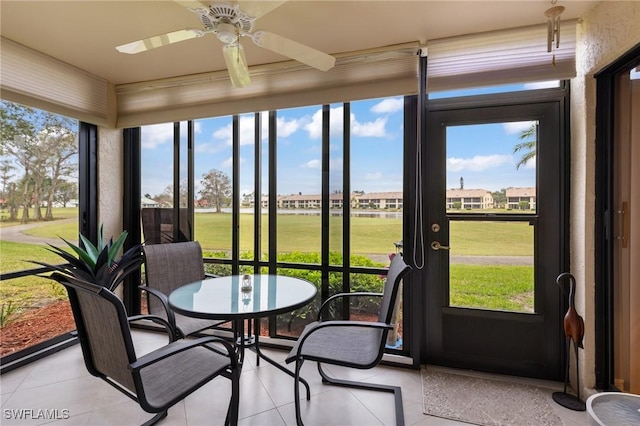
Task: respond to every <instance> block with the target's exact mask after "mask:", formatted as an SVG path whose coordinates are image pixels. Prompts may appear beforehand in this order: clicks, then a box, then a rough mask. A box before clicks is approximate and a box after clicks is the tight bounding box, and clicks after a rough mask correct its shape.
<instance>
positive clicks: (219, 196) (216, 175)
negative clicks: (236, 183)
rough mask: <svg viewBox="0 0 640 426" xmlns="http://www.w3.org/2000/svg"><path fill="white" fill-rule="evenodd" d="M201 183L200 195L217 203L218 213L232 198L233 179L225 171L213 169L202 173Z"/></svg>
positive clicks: (212, 203) (210, 201) (213, 203)
mask: <svg viewBox="0 0 640 426" xmlns="http://www.w3.org/2000/svg"><path fill="white" fill-rule="evenodd" d="M201 184H202V186H203V188H202V189H201V190H200V192H199V194H200V196H201V197H202V198H204V199H205V200H207V201H209V203H210V204H211V205H215V206H216V213H220V212H221V211H222V206H223V205H225V204H227V203H228V202H229V200H230V199H231V179H229V176H227V175H226V174H225V173H224V172H221V171H220V170H215V169H213V170H211V171H209V173H206V174H204V175H202V182H201Z"/></svg>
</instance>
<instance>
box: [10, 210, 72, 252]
mask: <svg viewBox="0 0 640 426" xmlns="http://www.w3.org/2000/svg"><path fill="white" fill-rule="evenodd" d="M77 221H78V218H75V217H72V218H70V219H60V220H57V221H55V223H56V224H60V225H62V224H65V223H70V222H77ZM43 225H51V222H35V223H27V224H25V225H14V226H6V227H3V228H0V240H3V241H14V242H17V243H27V244H43V245H44V244H47V243H49V244H53V245H56V246H57V245H60V243H62V244H64V242H63V241H62V240H61V239H60V238H44V237H34V236H32V235H27V234H25V233H24V231H26V230H27V229H32V228H37V227H38V226H43Z"/></svg>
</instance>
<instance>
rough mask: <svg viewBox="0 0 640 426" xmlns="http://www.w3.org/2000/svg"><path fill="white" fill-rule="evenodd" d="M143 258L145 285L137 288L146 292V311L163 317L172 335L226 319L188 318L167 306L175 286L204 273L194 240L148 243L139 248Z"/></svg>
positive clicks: (199, 252)
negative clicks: (169, 325) (171, 330)
mask: <svg viewBox="0 0 640 426" xmlns="http://www.w3.org/2000/svg"><path fill="white" fill-rule="evenodd" d="M142 250H143V252H144V258H145V277H146V285H144V286H140V289H142V290H145V291H146V293H147V306H148V310H149V314H152V315H157V316H159V317H161V318H164V319H166V320H167V321H168V322H169V324H171V326H172V327H173V329H174V331H175V334H176V337H178V338H181V337H185V336H188V335H191V334H194V333H197V332H200V331H202V330H205V329H207V328H214V327H217V326H219V325H221V324H223V323H225V322H226V321H215V320H206V319H200V318H191V317H187V316H184V315H180V314H178V313H175V312H173V311H172V310H171V309H170V308H169V300H168V297H169V294H170V293H171V292H172V291H173V290H175V289H176V288H178V287H180V286H182V285H184V284H187V283H190V282H194V281H198V280H202V279H204V278H206V277H213V276H214V275H207V274H205V272H204V263H203V261H202V248H201V247H200V243H198V242H197V241H187V242H180V243H170V244H151V245H145V246H143V248H142Z"/></svg>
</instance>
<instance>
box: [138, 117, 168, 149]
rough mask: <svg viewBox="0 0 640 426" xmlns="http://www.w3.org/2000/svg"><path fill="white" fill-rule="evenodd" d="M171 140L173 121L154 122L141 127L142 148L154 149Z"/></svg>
mask: <svg viewBox="0 0 640 426" xmlns="http://www.w3.org/2000/svg"><path fill="white" fill-rule="evenodd" d="M171 141H173V123H163V124H154V125H152V126H144V127H143V128H142V148H144V149H154V148H155V147H157V146H158V145H162V144H164V143H167V142H171Z"/></svg>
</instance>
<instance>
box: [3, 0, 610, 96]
mask: <svg viewBox="0 0 640 426" xmlns="http://www.w3.org/2000/svg"><path fill="white" fill-rule="evenodd" d="M203 2H204V3H206V1H203ZM597 3H598V2H597V1H575V0H573V1H567V0H558V1H557V3H556V4H558V5H563V6H565V7H566V10H565V12H564V13H563V14H562V19H573V18H580V17H582V16H584V15H585V14H586V13H587V12H588V11H589V10H590V9H591V8H593V7H594V6H595V5H596V4H597ZM551 6H552V4H551V1H548V0H547V1H545V0H533V1H524V0H512V1H508V0H503V1H481V0H469V1H452V0H449V1H425V0H422V1H420V0H414V1H381V0H379V1H371V0H361V1H337V0H334V1H332V0H324V1H312V0H289V1H288V2H286V3H285V4H283V5H282V6H280V7H278V8H276V9H275V10H273V11H272V12H270V13H268V14H267V15H264V16H263V17H261V18H260V19H258V20H257V21H256V25H255V29H256V30H266V31H270V32H273V33H276V34H279V35H281V36H284V37H287V38H290V39H293V40H296V41H298V42H300V43H303V44H306V45H309V46H312V47H314V48H316V49H319V50H322V51H324V52H327V53H330V54H337V53H341V52H350V51H357V50H363V49H369V48H375V47H382V46H389V45H395V44H402V43H407V42H415V41H419V42H426V41H427V40H432V39H437V38H443V37H450V36H455V35H462V34H469V33H475V32H482V31H490V30H495V29H500V28H509V27H519V26H525V25H532V24H541V23H544V22H545V16H544V11H545V10H546V9H548V8H550V7H551ZM0 16H1V25H0V32H1V34H2V36H3V37H6V38H8V39H11V40H13V41H16V42H18V43H21V44H23V45H26V46H27V47H30V48H32V49H35V50H37V51H40V52H43V53H45V54H48V55H50V56H53V57H55V58H58V59H60V60H62V61H64V62H67V63H69V64H72V65H74V66H76V67H78V68H81V69H83V70H85V71H88V72H90V73H92V74H95V75H98V76H100V77H102V78H105V79H106V80H108V81H110V82H111V83H113V84H124V83H132V82H139V81H147V80H155V79H161V78H168V77H176V76H181V75H190V74H197V73H204V72H211V71H218V70H224V69H225V65H224V59H223V57H222V43H221V42H220V41H218V40H217V39H216V37H215V36H214V35H212V34H209V35H207V36H205V37H202V38H199V39H193V40H187V41H184V42H181V43H176V44H173V45H170V46H165V47H162V48H158V49H153V50H151V51H147V52H143V53H140V54H137V55H128V54H123V53H119V52H118V51H116V49H115V46H117V45H120V44H124V43H127V42H130V41H134V40H138V39H142V38H146V37H150V36H154V35H158V34H163V33H166V32H170V31H176V30H179V29H183V28H188V27H194V28H202V25H201V24H200V22H199V20H198V18H197V16H196V15H195V14H193V13H191V12H190V11H188V10H186V9H185V8H184V7H182V6H181V5H180V4H178V3H176V2H174V1H170V0H167V1H86V0H85V1H11V0H1V1H0ZM243 46H244V48H245V51H246V56H247V62H248V63H249V66H250V67H251V66H254V65H260V64H267V63H272V62H279V61H285V60H288V58H285V57H282V56H280V55H277V54H275V53H271V52H269V51H267V50H265V49H262V48H259V47H257V46H255V45H253V43H251V42H250V41H249V40H245V41H243Z"/></svg>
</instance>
